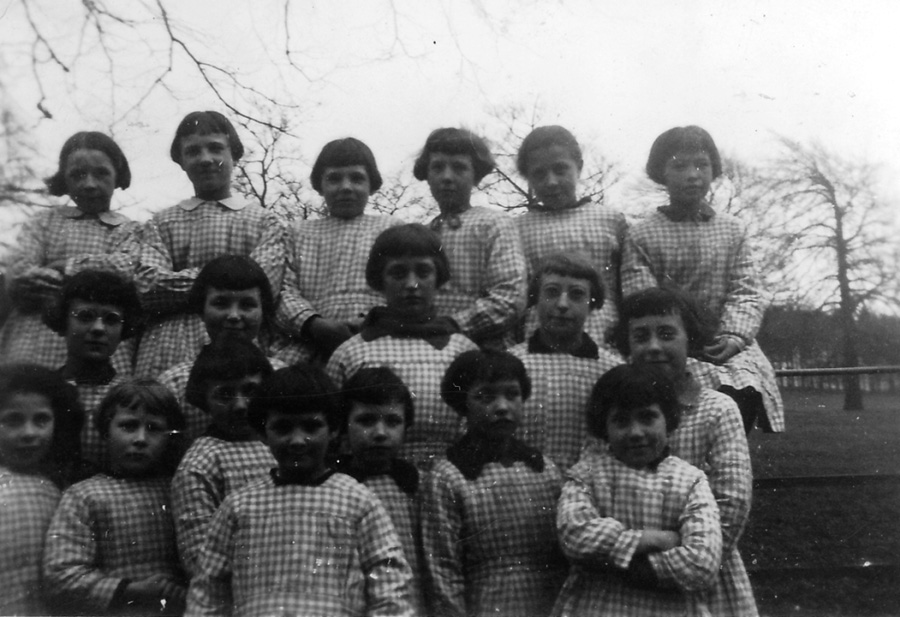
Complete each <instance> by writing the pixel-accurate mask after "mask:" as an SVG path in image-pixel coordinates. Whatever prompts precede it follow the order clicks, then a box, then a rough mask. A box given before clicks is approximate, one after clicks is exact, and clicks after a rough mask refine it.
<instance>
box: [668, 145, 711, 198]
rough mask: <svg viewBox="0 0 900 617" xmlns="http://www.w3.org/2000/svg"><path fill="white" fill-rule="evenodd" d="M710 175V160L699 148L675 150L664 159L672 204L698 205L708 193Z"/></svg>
mask: <svg viewBox="0 0 900 617" xmlns="http://www.w3.org/2000/svg"><path fill="white" fill-rule="evenodd" d="M712 176H713V174H712V161H711V160H710V158H709V155H708V154H707V153H706V152H703V151H700V150H694V151H686V150H682V151H679V152H676V153H675V154H674V155H673V156H672V157H671V158H670V159H668V160H667V161H666V165H665V167H664V168H663V179H664V180H665V184H666V190H667V191H668V192H669V201H671V203H672V205H674V206H682V207H694V206H697V205H699V204H700V203H701V202H702V201H703V200H704V199H706V194H707V193H709V186H710V184H712V180H713V177H712Z"/></svg>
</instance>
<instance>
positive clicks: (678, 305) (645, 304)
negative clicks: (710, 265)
mask: <svg viewBox="0 0 900 617" xmlns="http://www.w3.org/2000/svg"><path fill="white" fill-rule="evenodd" d="M658 315H679V316H680V317H681V321H682V323H684V330H685V333H686V334H687V338H688V355H689V356H691V357H696V356H697V355H699V354H700V353H701V352H702V350H703V347H704V346H705V345H708V344H710V343H711V342H712V340H713V335H714V334H715V332H716V329H717V325H716V321H715V319H714V318H713V316H712V314H711V313H709V312H708V311H706V310H704V309H703V308H702V307H700V306H699V305H698V303H697V302H696V301H695V300H694V299H693V298H692V297H691V296H690V295H688V294H687V293H686V292H684V291H682V290H680V289H677V288H674V287H649V288H647V289H643V290H641V291H638V292H635V293H633V294H630V295H628V296H626V297H625V299H623V300H622V306H621V307H620V309H619V321H618V323H617V324H616V325H615V327H614V328H613V330H612V332H611V335H610V338H611V341H612V343H613V345H615V347H616V349H618V350H619V352H620V353H621V354H622V355H623V356H624V357H626V358H627V357H628V356H629V355H630V354H631V348H630V346H629V342H628V322H629V321H631V320H632V319H640V318H641V317H650V316H658Z"/></svg>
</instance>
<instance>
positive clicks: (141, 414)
mask: <svg viewBox="0 0 900 617" xmlns="http://www.w3.org/2000/svg"><path fill="white" fill-rule="evenodd" d="M117 418H118V419H123V418H128V419H132V418H134V419H136V420H141V421H142V422H144V421H147V420H158V421H160V422H163V423H165V424H166V425H167V426H168V424H169V419H168V418H167V417H166V416H165V415H164V414H161V413H159V412H157V411H156V410H155V409H153V408H152V407H147V406H146V405H145V404H144V403H142V402H140V401H135V402H133V403H131V404H130V405H125V404H123V403H117V404H116V409H115V411H114V412H113V415H112V420H115V419H117Z"/></svg>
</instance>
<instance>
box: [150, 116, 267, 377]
mask: <svg viewBox="0 0 900 617" xmlns="http://www.w3.org/2000/svg"><path fill="white" fill-rule="evenodd" d="M243 153H244V146H243V144H241V140H240V139H239V138H238V135H237V133H236V132H235V130H234V127H233V126H232V125H231V122H229V121H228V119H227V118H225V117H224V116H223V115H222V114H220V113H218V112H215V111H195V112H192V113H189V114H188V115H187V116H185V117H184V119H183V120H182V121H181V123H180V124H179V125H178V129H177V130H176V131H175V138H174V139H173V140H172V148H171V152H170V154H171V157H172V160H173V161H175V162H176V163H177V164H178V165H180V166H181V168H182V169H183V170H184V172H185V173H186V174H187V176H188V178H189V179H190V181H191V183H192V184H193V185H194V197H191V198H190V199H186V200H184V201H182V202H181V203H179V204H177V205H175V206H172V207H171V208H168V209H166V210H163V211H162V212H159V213H157V214H156V215H154V216H153V218H152V219H151V220H150V221H148V222H147V223H146V225H145V226H144V231H143V238H142V242H141V259H140V266H139V268H138V272H137V282H138V289H139V291H140V293H141V300H142V302H143V303H144V306H145V308H146V309H147V311H148V313H149V317H150V318H151V324H150V326H149V328H148V330H147V332H146V333H145V334H144V337H143V339H142V340H141V346H140V349H139V351H138V356H137V366H136V368H135V373H136V374H138V375H142V376H148V377H154V378H155V377H156V376H157V375H159V374H160V373H162V372H163V371H165V370H166V369H168V368H170V367H172V366H174V365H176V364H178V363H179V362H184V361H189V360H192V359H193V358H194V357H196V355H197V352H198V351H199V350H200V347H201V346H202V345H203V343H204V342H205V337H206V333H205V331H204V328H203V323H202V321H201V319H200V316H199V315H198V314H195V313H192V312H190V311H189V310H187V301H188V296H189V294H190V289H191V286H192V285H193V282H194V279H195V278H196V277H197V274H198V272H199V271H200V269H201V268H202V267H203V266H204V265H206V263H207V262H208V261H209V260H211V259H213V258H214V257H218V256H219V255H224V254H236V255H249V256H251V257H253V258H254V259H255V260H256V262H257V263H258V264H259V265H260V266H261V267H262V269H263V270H264V271H265V272H266V275H267V276H268V277H269V282H270V283H271V286H272V289H274V290H278V289H281V276H282V269H283V261H284V255H283V245H282V242H281V237H282V234H283V228H282V225H281V223H280V222H279V220H278V219H277V217H275V216H274V215H273V214H271V213H267V212H266V211H265V210H264V209H263V208H262V206H260V205H259V204H257V203H250V202H247V201H245V200H244V199H243V198H241V197H237V196H232V194H231V175H232V170H233V167H234V163H235V161H237V160H239V159H240V158H241V156H242V155H243Z"/></svg>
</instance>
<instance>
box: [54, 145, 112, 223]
mask: <svg viewBox="0 0 900 617" xmlns="http://www.w3.org/2000/svg"><path fill="white" fill-rule="evenodd" d="M65 180H66V193H67V194H68V195H69V197H71V198H72V200H73V201H74V202H75V203H76V204H77V205H78V208H79V209H80V210H81V211H83V212H88V213H91V214H96V213H98V212H106V211H107V210H109V203H110V201H111V200H112V195H113V191H115V190H116V167H115V165H113V162H112V159H110V158H109V156H107V155H106V153H105V152H101V151H100V150H75V151H73V152H72V153H71V154H69V156H68V158H67V159H66V169H65Z"/></svg>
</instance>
